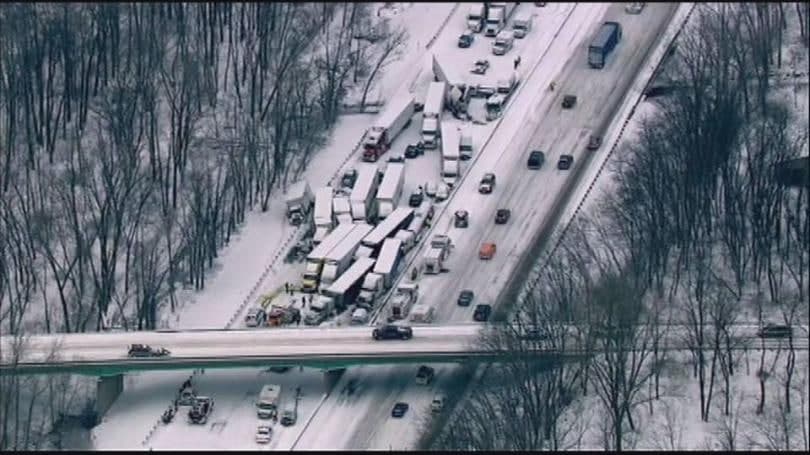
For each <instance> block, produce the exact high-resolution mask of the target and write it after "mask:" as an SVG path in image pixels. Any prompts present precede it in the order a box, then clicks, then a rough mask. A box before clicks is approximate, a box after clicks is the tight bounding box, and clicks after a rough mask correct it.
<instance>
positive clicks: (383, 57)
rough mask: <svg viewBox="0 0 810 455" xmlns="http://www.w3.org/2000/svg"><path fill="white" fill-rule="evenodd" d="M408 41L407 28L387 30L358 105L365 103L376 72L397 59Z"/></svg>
mask: <svg viewBox="0 0 810 455" xmlns="http://www.w3.org/2000/svg"><path fill="white" fill-rule="evenodd" d="M407 42H408V30H406V29H405V28H402V27H401V28H398V29H396V30H393V31H390V32H388V34H387V36H386V37H385V38H384V39H383V40H382V42H381V44H380V46H379V49H378V52H379V53H378V56H377V60H376V62H375V63H374V65H373V66H372V67H371V72H370V73H369V75H368V78H367V79H366V83H365V86H364V87H363V96H362V98H361V99H360V106H365V105H366V98H367V97H368V91H369V89H370V88H371V86H372V84H373V83H374V81H375V79H376V77H377V74H378V73H379V72H380V71H381V70H382V69H384V68H385V67H386V66H387V65H388V64H390V63H392V62H394V61H396V60H398V59H399V58H400V57H401V56H402V52H403V47H404V46H405V45H406V44H407Z"/></svg>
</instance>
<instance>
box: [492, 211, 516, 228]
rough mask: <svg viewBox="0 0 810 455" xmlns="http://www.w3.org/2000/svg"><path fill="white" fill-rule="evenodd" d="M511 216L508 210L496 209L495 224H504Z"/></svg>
mask: <svg viewBox="0 0 810 455" xmlns="http://www.w3.org/2000/svg"><path fill="white" fill-rule="evenodd" d="M510 216H512V211H511V210H509V209H498V211H497V212H495V224H506V222H507V221H509V217H510Z"/></svg>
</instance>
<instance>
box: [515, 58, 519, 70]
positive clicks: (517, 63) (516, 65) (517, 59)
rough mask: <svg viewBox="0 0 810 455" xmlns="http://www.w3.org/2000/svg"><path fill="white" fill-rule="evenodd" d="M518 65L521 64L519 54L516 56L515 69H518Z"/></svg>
mask: <svg viewBox="0 0 810 455" xmlns="http://www.w3.org/2000/svg"><path fill="white" fill-rule="evenodd" d="M518 65H520V56H519V55H518V56H517V57H515V69H517V67H518Z"/></svg>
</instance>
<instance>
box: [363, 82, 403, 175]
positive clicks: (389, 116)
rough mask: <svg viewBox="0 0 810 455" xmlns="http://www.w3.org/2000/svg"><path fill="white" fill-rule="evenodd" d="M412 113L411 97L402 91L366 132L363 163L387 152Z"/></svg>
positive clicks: (372, 160) (376, 158)
mask: <svg viewBox="0 0 810 455" xmlns="http://www.w3.org/2000/svg"><path fill="white" fill-rule="evenodd" d="M413 113H414V101H413V95H412V94H411V93H409V92H406V91H403V92H400V94H399V95H398V96H396V97H394V99H393V100H391V101H389V102H388V105H387V106H386V107H385V110H384V111H383V113H382V114H381V115H380V116H379V117H378V118H377V120H376V121H375V122H374V125H373V126H372V127H371V128H369V130H368V131H367V132H366V136H365V139H364V140H363V161H370V162H374V161H377V160H378V159H379V158H380V155H382V154H383V153H385V152H387V151H388V149H389V148H390V147H391V143H392V142H394V139H396V137H397V136H398V135H399V133H401V132H402V130H404V129H405V128H406V127H407V126H408V125H409V124H410V123H411V117H412V116H413Z"/></svg>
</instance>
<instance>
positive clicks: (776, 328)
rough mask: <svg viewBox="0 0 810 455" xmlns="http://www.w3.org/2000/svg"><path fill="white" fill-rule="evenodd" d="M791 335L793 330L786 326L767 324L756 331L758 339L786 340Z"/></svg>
mask: <svg viewBox="0 0 810 455" xmlns="http://www.w3.org/2000/svg"><path fill="white" fill-rule="evenodd" d="M792 334H793V329H791V328H790V326H787V325H775V324H768V325H766V326H765V327H762V328H760V329H759V330H758V331H757V336H758V337H760V338H787V337H789V336H791V335H792Z"/></svg>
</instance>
